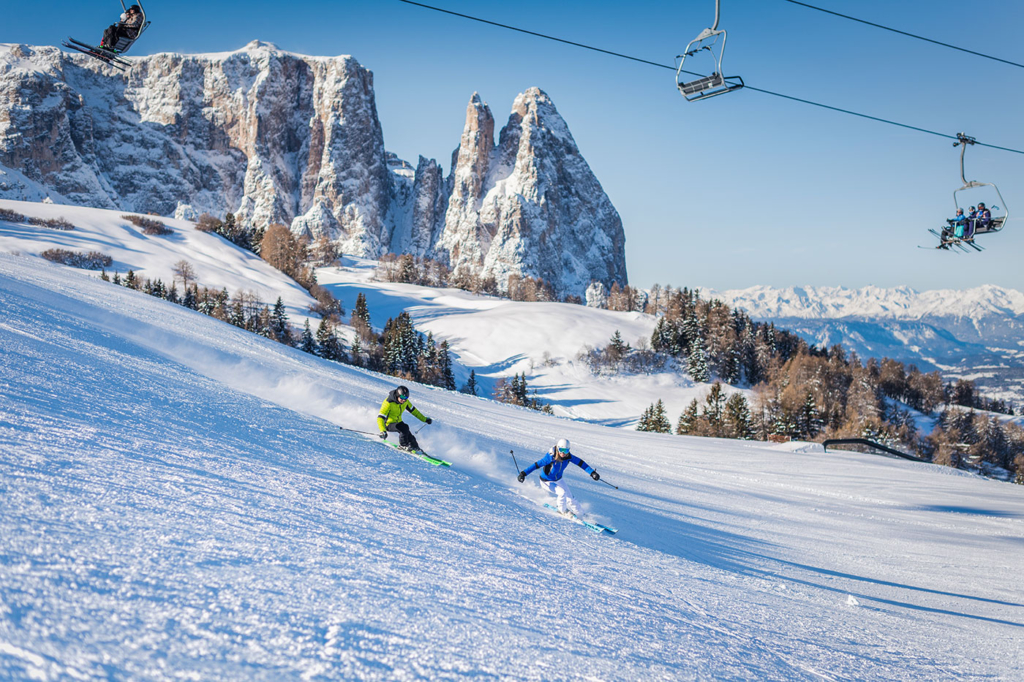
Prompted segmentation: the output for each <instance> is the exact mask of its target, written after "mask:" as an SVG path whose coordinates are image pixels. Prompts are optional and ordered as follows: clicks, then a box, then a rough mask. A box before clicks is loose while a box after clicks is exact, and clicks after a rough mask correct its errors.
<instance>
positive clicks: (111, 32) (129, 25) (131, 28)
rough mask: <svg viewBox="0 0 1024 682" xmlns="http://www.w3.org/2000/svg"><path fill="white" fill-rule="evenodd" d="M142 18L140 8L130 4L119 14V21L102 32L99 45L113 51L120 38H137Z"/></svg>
mask: <svg viewBox="0 0 1024 682" xmlns="http://www.w3.org/2000/svg"><path fill="white" fill-rule="evenodd" d="M142 19H143V15H142V8H141V7H139V6H138V5H132V6H131V7H129V8H128V9H127V10H126V11H125V12H124V14H122V15H121V21H119V22H117V23H116V24H111V25H110V26H108V27H107V30H105V31H104V32H103V40H102V41H100V47H101V48H103V49H104V50H110V51H111V52H113V51H114V48H115V47H116V46H117V43H118V41H120V40H121V38H130V39H132V40H134V39H135V38H138V37H139V29H140V28H142Z"/></svg>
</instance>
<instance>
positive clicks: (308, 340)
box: [299, 317, 320, 355]
mask: <svg viewBox="0 0 1024 682" xmlns="http://www.w3.org/2000/svg"><path fill="white" fill-rule="evenodd" d="M299 350H301V351H302V352H303V353H309V354H310V355H319V354H320V353H319V352H317V351H318V350H319V349H318V348H317V346H316V340H315V339H314V338H313V331H312V330H311V329H310V328H309V318H308V317H307V318H306V322H305V324H304V325H303V327H302V336H301V337H300V338H299Z"/></svg>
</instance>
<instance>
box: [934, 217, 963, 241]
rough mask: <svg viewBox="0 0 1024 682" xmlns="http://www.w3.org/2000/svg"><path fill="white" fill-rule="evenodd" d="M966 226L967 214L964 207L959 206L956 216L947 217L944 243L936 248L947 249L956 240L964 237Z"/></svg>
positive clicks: (943, 231)
mask: <svg viewBox="0 0 1024 682" xmlns="http://www.w3.org/2000/svg"><path fill="white" fill-rule="evenodd" d="M966 228H967V216H965V215H964V210H963V209H962V208H958V209H957V210H956V216H955V217H953V218H948V219H946V227H944V228H942V243H941V244H939V245H938V246H937V247H935V248H937V249H946V248H949V247H948V246H947V245H948V244H950V243H951V242H953V241H954V240H957V239H963V237H964V230H965V229H966Z"/></svg>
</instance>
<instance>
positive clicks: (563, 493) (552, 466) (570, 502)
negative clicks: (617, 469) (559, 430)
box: [519, 438, 601, 517]
mask: <svg viewBox="0 0 1024 682" xmlns="http://www.w3.org/2000/svg"><path fill="white" fill-rule="evenodd" d="M569 464H575V465H576V466H578V467H579V468H580V469H583V470H584V471H586V472H587V473H588V474H590V477H591V478H592V479H594V480H595V481H598V480H600V479H601V475H600V474H598V473H597V471H595V470H594V467H592V466H590V465H589V464H587V463H586V462H584V461H583V460H582V459H580V458H579V457H577V456H576V455H574V454H572V453H571V452H569V441H568V440H567V439H565V438H563V439H561V440H560V441H558V443H557V444H556V445H555V447H553V448H551V450H549V451H548V454H547V455H545V456H544V457H542V458H541V459H539V460H538V461H536V462H534V463H533V464H531V465H530V466H528V467H526V468H525V469H524V470H523V471H522V473H520V474H519V482H520V483H522V482H523V481H525V480H526V477H527V476H528V475H529V474H530V473H531V472H533V471H535V470H537V469H540V470H541V474H540V486H541V487H542V488H544V489H545V490H547V491H548V492H549V493H554V495H556V497H557V503H556V507H555V508H556V509H557V510H558V513H559V514H562V515H563V516H574V517H579V516H580V508H579V506H578V505H577V504H576V498H575V497H574V496H573V494H572V491H571V490H569V486H567V485H566V484H565V483H564V482H563V481H562V474H563V473H564V472H565V468H566V467H567V466H569Z"/></svg>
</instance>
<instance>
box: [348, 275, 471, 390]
mask: <svg viewBox="0 0 1024 682" xmlns="http://www.w3.org/2000/svg"><path fill="white" fill-rule="evenodd" d="M349 324H351V326H352V328H353V329H354V330H355V332H356V337H355V340H354V341H353V342H352V350H351V355H352V359H351V362H352V364H354V365H358V366H360V367H366V368H367V369H372V370H374V371H377V372H383V373H384V374H390V375H391V376H395V377H399V378H402V379H407V380H410V381H418V382H420V383H423V384H430V385H432V386H440V387H441V388H445V389H448V390H449V391H454V390H455V388H456V387H455V374H454V372H453V370H452V358H451V351H450V349H449V346H448V341H442V342H441V343H437V341H436V340H435V339H434V334H433V333H432V332H430V333H428V334H427V335H426V336H424V335H423V334H422V333H420V332H418V331H416V328H415V326H414V325H413V322H412V318H411V317H410V316H409V313H407V312H402V313H399V315H398V317H395V318H388V321H387V322H386V323H384V329H383V331H382V332H381V333H379V334H378V333H376V332H374V331H373V326H372V324H371V323H370V310H369V308H368V307H367V305H366V296H365V295H363V294H362V293H360V294H359V295H358V296H357V297H356V305H355V307H354V308H353V309H352V317H351V319H350V321H349Z"/></svg>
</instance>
